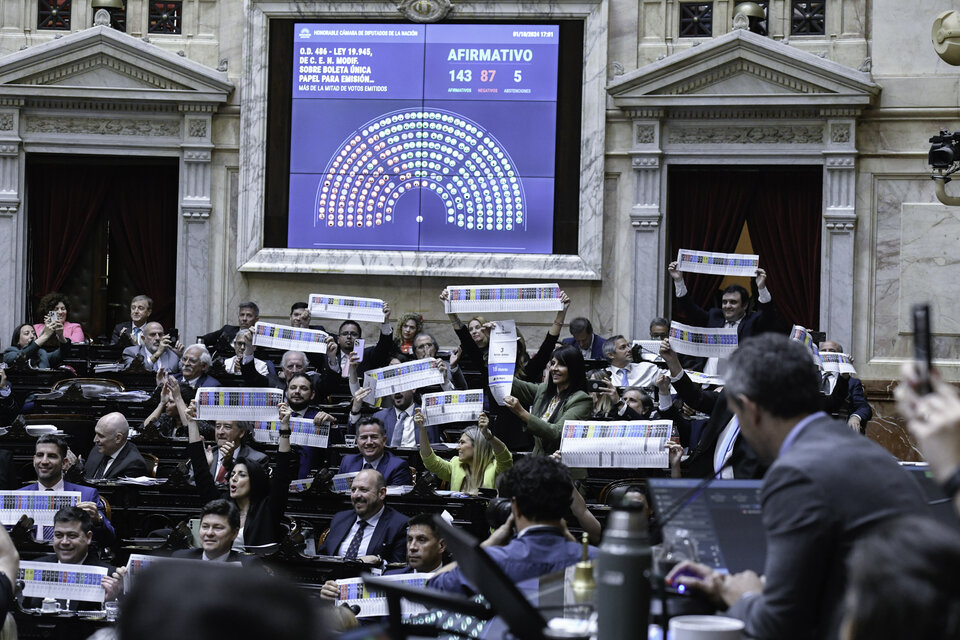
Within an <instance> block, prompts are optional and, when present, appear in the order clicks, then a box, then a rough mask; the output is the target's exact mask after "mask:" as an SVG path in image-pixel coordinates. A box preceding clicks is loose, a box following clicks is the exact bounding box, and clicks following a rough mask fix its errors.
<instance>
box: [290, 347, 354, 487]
mask: <svg viewBox="0 0 960 640" xmlns="http://www.w3.org/2000/svg"><path fill="white" fill-rule="evenodd" d="M288 353H294V352H288ZM286 394H287V406H289V407H290V417H292V418H305V419H307V420H313V423H314V424H315V425H317V426H320V425H323V424H328V425H331V427H332V426H333V425H334V423H335V422H336V418H334V417H333V416H332V415H330V414H329V413H326V412H324V411H318V410H317V409H316V408H315V407H311V406H310V401H311V400H313V395H314V391H313V385H312V384H311V381H310V378H309V377H307V374H305V373H295V374H293V375H291V376H290V377H289V378H288V380H287V387H286ZM329 443H330V444H343V434H342V433H341V430H339V429H331V431H330V438H329ZM325 460H326V452H325V451H324V450H323V449H317V448H316V447H300V471H299V473H298V475H297V477H298V478H307V477H309V476H310V473H311V472H312V471H314V470H315V469H318V468H320V466H322V465H324V462H325Z"/></svg>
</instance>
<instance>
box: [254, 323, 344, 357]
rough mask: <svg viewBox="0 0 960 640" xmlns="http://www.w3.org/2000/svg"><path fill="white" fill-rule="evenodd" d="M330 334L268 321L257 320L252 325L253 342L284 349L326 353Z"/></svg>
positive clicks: (258, 345)
mask: <svg viewBox="0 0 960 640" xmlns="http://www.w3.org/2000/svg"><path fill="white" fill-rule="evenodd" d="M329 337H330V334H329V333H327V332H325V331H320V330H319V329H300V328H297V327H288V326H286V325H281V324H270V323H269V322H258V323H257V324H255V325H254V327H253V344H254V345H255V346H257V347H270V348H272V349H283V350H284V351H305V352H308V353H326V352H327V338H329Z"/></svg>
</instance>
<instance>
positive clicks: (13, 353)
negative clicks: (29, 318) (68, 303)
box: [3, 318, 60, 369]
mask: <svg viewBox="0 0 960 640" xmlns="http://www.w3.org/2000/svg"><path fill="white" fill-rule="evenodd" d="M59 326H60V323H58V322H57V321H56V320H51V319H50V318H46V319H45V322H44V324H43V330H42V331H41V332H40V335H39V336H38V335H37V331H36V329H34V328H33V325H32V324H30V323H29V322H25V323H24V324H21V325H20V326H19V327H17V330H16V331H14V332H13V338H12V340H11V341H10V346H9V347H7V348H6V349H5V350H4V352H3V361H4V362H5V363H7V364H13V363H14V362H16V361H17V358H18V357H19V356H20V354H21V353H22V354H23V355H24V357H26V359H27V361H28V362H29V363H30V366H31V367H33V368H34V369H55V368H56V367H58V366H60V347H59V346H58V347H57V348H56V349H55V350H53V351H50V352H48V351H46V349H44V348H43V347H44V346H45V345H46V344H47V343H48V342H50V341H54V342H53V343H52V344H55V341H56V332H57V328H58V327H59Z"/></svg>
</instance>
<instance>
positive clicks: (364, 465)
mask: <svg viewBox="0 0 960 640" xmlns="http://www.w3.org/2000/svg"><path fill="white" fill-rule="evenodd" d="M363 468H364V469H373V465H372V464H370V463H369V462H364V463H363Z"/></svg>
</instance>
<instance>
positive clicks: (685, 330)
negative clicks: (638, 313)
mask: <svg viewBox="0 0 960 640" xmlns="http://www.w3.org/2000/svg"><path fill="white" fill-rule="evenodd" d="M737 346H738V340H737V328H736V327H730V328H723V329H708V328H706V327H691V326H688V325H685V324H681V323H679V322H676V321H673V322H671V323H670V348H671V349H673V350H674V351H676V352H677V353H685V354H687V355H690V356H701V357H706V358H729V357H730V354H732V353H733V352H734V351H736V350H737Z"/></svg>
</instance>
